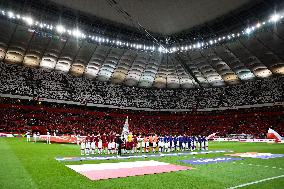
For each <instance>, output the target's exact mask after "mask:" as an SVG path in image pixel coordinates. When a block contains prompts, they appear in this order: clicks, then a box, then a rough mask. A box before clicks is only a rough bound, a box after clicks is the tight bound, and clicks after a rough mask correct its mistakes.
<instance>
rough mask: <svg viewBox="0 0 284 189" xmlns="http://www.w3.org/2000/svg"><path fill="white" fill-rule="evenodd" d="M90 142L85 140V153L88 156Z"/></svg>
mask: <svg viewBox="0 0 284 189" xmlns="http://www.w3.org/2000/svg"><path fill="white" fill-rule="evenodd" d="M90 148H91V143H90V141H86V150H85V154H86V155H87V156H88V155H89V154H90Z"/></svg>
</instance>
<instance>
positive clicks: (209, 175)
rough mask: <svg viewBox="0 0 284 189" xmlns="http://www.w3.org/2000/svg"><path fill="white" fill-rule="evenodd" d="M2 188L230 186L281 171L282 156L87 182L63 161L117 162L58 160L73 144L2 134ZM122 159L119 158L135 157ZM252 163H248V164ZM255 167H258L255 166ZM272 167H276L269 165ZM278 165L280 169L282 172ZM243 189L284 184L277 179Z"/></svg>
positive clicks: (267, 148) (75, 151)
mask: <svg viewBox="0 0 284 189" xmlns="http://www.w3.org/2000/svg"><path fill="white" fill-rule="evenodd" d="M209 148H210V150H221V149H226V150H233V151H234V152H253V151H255V152H270V153H282V154H284V144H266V143H263V144H261V143H233V142H223V143H222V142H221V143H219V142H211V143H210V144H209ZM0 149H1V152H0V188H1V189H2V188H3V189H9V188H17V189H19V188H29V189H31V188H43V189H49V188H52V189H53V188H58V189H62V188H68V189H71V188H119V189H121V188H152V189H153V188H167V189H168V188H183V189H187V188H202V189H205V188H217V189H219V188H229V187H233V186H237V185H240V184H244V183H248V182H254V181H258V180H261V179H265V178H269V177H274V176H279V175H284V158H275V159H267V160H262V159H252V158H245V160H242V161H236V162H235V163H233V162H230V163H217V164H207V165H193V166H192V167H194V168H195V169H194V170H187V171H179V172H171V173H162V174H155V175H145V176H136V177H127V178H118V179H110V180H100V181H91V180H89V179H88V178H86V177H84V176H82V175H80V174H78V173H76V172H74V171H72V170H71V169H69V168H67V167H66V166H65V164H80V163H103V162H118V160H106V161H85V162H84V161H83V162H72V163H71V162H69V163H67V162H58V161H56V160H55V157H57V156H79V155H80V149H79V147H78V146H75V145H68V144H65V145H62V144H51V145H47V144H45V143H32V142H30V143H27V142H25V140H24V139H22V138H0ZM221 156H224V154H222V153H218V154H207V155H194V156H193V155H189V156H182V157H162V158H154V159H155V160H157V161H163V162H169V163H173V164H178V165H185V166H189V165H188V164H183V163H180V162H178V160H181V159H191V158H205V157H206V158H209V157H221ZM137 160H139V159H134V160H123V161H137ZM250 164H251V165H250ZM256 165H258V166H256ZM273 167H276V168H273ZM279 168H283V169H282V170H281V169H279ZM243 188H258V189H259V188H265V189H267V188H269V189H270V188H273V189H274V188H275V189H283V188H284V178H283V177H282V178H278V179H275V180H271V181H266V182H262V183H258V184H254V185H250V186H247V187H243Z"/></svg>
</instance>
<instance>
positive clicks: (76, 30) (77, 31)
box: [72, 29, 83, 38]
mask: <svg viewBox="0 0 284 189" xmlns="http://www.w3.org/2000/svg"><path fill="white" fill-rule="evenodd" d="M72 35H73V36H74V37H77V38H80V37H82V36H83V33H82V32H81V31H80V30H79V29H73V31H72Z"/></svg>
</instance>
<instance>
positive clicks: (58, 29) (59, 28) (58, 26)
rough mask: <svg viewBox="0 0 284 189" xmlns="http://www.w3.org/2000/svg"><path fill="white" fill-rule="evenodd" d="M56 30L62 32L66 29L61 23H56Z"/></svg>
mask: <svg viewBox="0 0 284 189" xmlns="http://www.w3.org/2000/svg"><path fill="white" fill-rule="evenodd" d="M56 31H57V32H58V33H64V32H65V31H66V29H65V27H64V26H62V25H57V26H56Z"/></svg>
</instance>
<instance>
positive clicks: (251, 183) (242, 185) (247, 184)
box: [227, 175, 284, 189]
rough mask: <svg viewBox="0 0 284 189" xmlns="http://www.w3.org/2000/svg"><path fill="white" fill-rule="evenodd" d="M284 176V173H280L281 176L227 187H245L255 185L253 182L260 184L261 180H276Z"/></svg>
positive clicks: (262, 180)
mask: <svg viewBox="0 0 284 189" xmlns="http://www.w3.org/2000/svg"><path fill="white" fill-rule="evenodd" d="M282 177H284V175H280V176H276V177H270V178H266V179H261V180H258V181H254V182H249V183H245V184H241V185H238V186H233V187H230V188H227V189H235V188H242V187H245V186H249V185H253V184H258V183H260V182H265V181H269V180H274V179H278V178H282Z"/></svg>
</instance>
